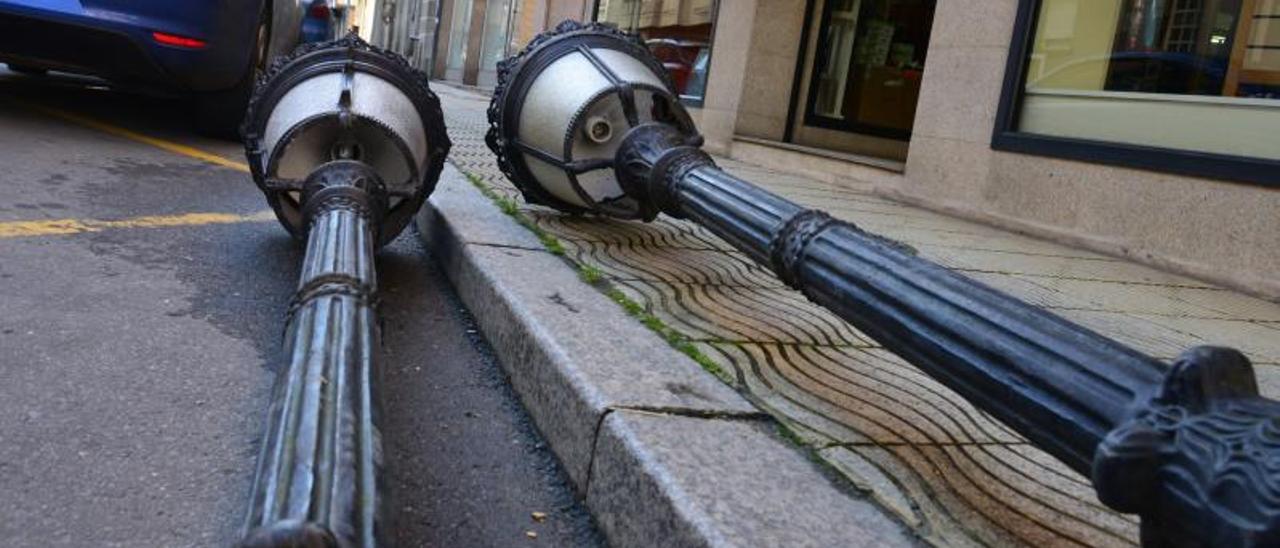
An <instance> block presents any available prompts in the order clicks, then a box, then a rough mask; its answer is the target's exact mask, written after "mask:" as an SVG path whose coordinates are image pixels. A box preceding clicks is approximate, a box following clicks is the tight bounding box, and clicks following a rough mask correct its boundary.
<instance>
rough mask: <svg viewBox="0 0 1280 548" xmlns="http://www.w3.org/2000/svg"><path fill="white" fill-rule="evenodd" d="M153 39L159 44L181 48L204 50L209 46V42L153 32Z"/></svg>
mask: <svg viewBox="0 0 1280 548" xmlns="http://www.w3.org/2000/svg"><path fill="white" fill-rule="evenodd" d="M151 38H152V39H154V40H155V41H156V43H157V44H164V45H166V46H176V47H179V48H190V49H202V48H204V47H205V46H207V45H209V44H208V42H205V41H204V40H199V39H196V38H188V37H186V36H178V35H176V34H169V33H167V32H153V33H151Z"/></svg>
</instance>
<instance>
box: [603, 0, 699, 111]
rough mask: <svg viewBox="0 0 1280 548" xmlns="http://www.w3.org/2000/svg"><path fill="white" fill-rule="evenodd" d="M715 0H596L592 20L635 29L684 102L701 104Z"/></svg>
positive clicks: (629, 29)
mask: <svg viewBox="0 0 1280 548" xmlns="http://www.w3.org/2000/svg"><path fill="white" fill-rule="evenodd" d="M715 8H716V3H715V0H598V1H597V3H596V21H601V22H606V23H612V24H614V25H617V26H618V28H621V29H623V30H626V31H629V32H634V33H638V34H639V35H640V36H641V37H642V38H643V39H644V41H645V44H647V45H648V46H649V50H650V51H652V52H653V54H654V55H655V56H657V57H658V59H660V60H661V61H662V65H663V66H664V67H666V69H667V72H668V73H669V74H670V75H671V80H672V82H673V83H674V84H675V86H676V92H677V93H678V94H679V95H680V99H681V100H682V101H684V102H685V103H688V104H691V105H694V106H698V105H701V104H702V100H703V97H704V96H705V95H706V91H707V69H708V68H709V67H710V65H711V36H712V24H713V22H714V21H715V12H716V9H715Z"/></svg>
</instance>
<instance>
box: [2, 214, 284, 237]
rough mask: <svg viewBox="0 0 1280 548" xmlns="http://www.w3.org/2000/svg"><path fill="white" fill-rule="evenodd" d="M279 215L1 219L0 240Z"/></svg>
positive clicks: (245, 220)
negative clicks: (43, 219) (114, 218)
mask: <svg viewBox="0 0 1280 548" xmlns="http://www.w3.org/2000/svg"><path fill="white" fill-rule="evenodd" d="M274 218H275V214H274V213H272V212H271V211H260V212H258V213H254V214H252V215H239V214H235V213H183V214H180V215H148V216H144V217H134V218H131V219H120V220H115V221H100V220H95V219H50V220H45V221H0V239H4V238H30V237H34V236H55V235H62V234H81V233H85V232H101V231H103V230H107V229H117V228H164V227H174V226H200V225H217V224H232V223H253V222H262V221H269V220H271V219H274Z"/></svg>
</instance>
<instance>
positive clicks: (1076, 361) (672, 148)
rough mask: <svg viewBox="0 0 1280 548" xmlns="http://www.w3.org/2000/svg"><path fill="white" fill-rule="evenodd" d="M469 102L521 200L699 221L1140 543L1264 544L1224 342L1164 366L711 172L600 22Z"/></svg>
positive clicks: (630, 55) (1250, 421)
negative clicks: (480, 114) (1126, 517)
mask: <svg viewBox="0 0 1280 548" xmlns="http://www.w3.org/2000/svg"><path fill="white" fill-rule="evenodd" d="M488 114H489V122H490V125H491V129H490V132H489V134H488V136H487V137H488V138H487V142H488V144H489V147H490V148H491V149H492V150H493V151H494V152H495V153H496V154H497V155H498V157H499V165H500V166H501V168H502V169H503V171H504V173H505V174H506V175H507V176H508V177H509V178H510V179H511V181H512V182H513V183H514V184H515V185H516V186H517V187H518V188H519V189H520V190H521V191H522V192H523V194H524V196H525V198H526V199H527V200H528V201H530V202H532V203H538V204H543V205H547V206H550V207H554V208H556V209H560V210H562V211H568V212H575V213H596V214H603V215H608V216H613V217H620V218H628V219H643V220H652V219H654V218H655V217H656V216H657V215H658V214H659V213H665V214H668V215H671V216H673V217H678V218H684V219H689V220H691V221H693V222H695V223H697V224H699V225H701V226H703V227H705V228H707V229H709V230H710V231H712V232H713V233H715V234H716V235H717V236H719V237H721V238H723V239H725V240H726V241H728V242H729V243H731V244H732V245H733V246H734V247H736V248H737V249H739V250H741V251H742V252H744V253H746V254H747V255H748V256H750V257H751V258H752V259H754V260H755V261H756V262H758V263H760V264H763V265H765V266H767V267H769V268H771V269H772V270H773V271H774V272H775V273H776V274H777V275H778V277H780V278H781V279H782V280H783V281H785V282H786V283H787V284H788V285H790V286H791V287H793V288H796V289H799V290H800V291H802V292H804V294H805V295H806V296H807V297H808V298H809V299H811V300H813V301H814V302H816V303H818V304H820V305H822V306H824V307H826V308H828V309H830V310H832V311H834V312H835V313H836V314H838V315H839V316H840V317H842V318H844V319H845V320H846V321H848V322H849V323H851V324H853V325H855V326H856V327H858V328H859V329H860V330H862V331H863V332H864V333H866V334H867V335H869V336H871V337H872V338H874V339H875V340H877V341H878V342H880V343H881V344H882V345H884V346H885V348H887V349H889V350H892V351H893V352H895V353H897V354H898V355H900V356H902V357H903V358H905V359H906V360H907V361H909V362H910V363H912V364H913V365H915V366H917V367H919V368H920V369H921V370H923V371H924V372H926V373H928V374H929V375H930V376H932V377H933V378H935V379H937V380H939V381H941V382H942V383H943V384H946V385H947V386H948V387H950V388H951V389H952V390H955V391H956V392H957V393H959V394H960V395H962V396H964V397H965V398H966V399H967V400H968V401H970V402H971V403H973V404H974V405H975V406H977V407H978V408H980V409H982V410H983V411H985V412H987V413H989V414H991V415H992V416H994V417H996V418H997V419H999V420H1000V421H1002V422H1003V423H1004V424H1006V425H1008V426H1010V427H1011V428H1013V429H1014V430H1016V431H1018V432H1019V433H1020V434H1022V435H1023V436H1025V437H1026V438H1027V439H1029V440H1030V441H1031V442H1032V443H1034V444H1035V445H1036V446H1037V447H1039V448H1041V449H1043V450H1045V451H1047V452H1048V453H1050V454H1052V455H1053V456H1055V457H1056V458H1058V459H1059V460H1061V461H1062V462H1063V463H1065V464H1066V465H1067V466H1069V467H1071V468H1072V469H1074V470H1076V471H1077V472H1079V473H1081V474H1083V475H1085V476H1087V477H1090V478H1091V479H1092V481H1093V485H1094V487H1095V489H1096V491H1097V494H1098V497H1099V498H1100V499H1101V500H1102V501H1103V502H1104V503H1105V504H1107V505H1108V506H1110V507H1111V508H1113V509H1116V510H1118V511H1121V512H1126V513H1135V514H1138V515H1140V516H1141V518H1142V526H1141V531H1142V541H1143V543H1144V544H1146V545H1149V546H1166V545H1171V546H1202V545H1217V546H1268V545H1269V546H1275V545H1280V403H1277V402H1275V401H1273V400H1268V399H1264V398H1262V397H1260V396H1259V394H1258V388H1257V381H1256V380H1255V377H1254V374H1253V369H1252V366H1251V364H1250V363H1249V361H1248V359H1246V358H1245V357H1244V356H1243V355H1242V354H1240V353H1239V352H1237V351H1235V350H1231V349H1226V348H1216V347H1199V348H1194V349H1191V350H1188V351H1187V352H1186V353H1184V354H1183V355H1182V356H1180V357H1179V358H1178V359H1177V360H1175V362H1174V363H1173V365H1172V367H1170V366H1167V365H1165V364H1164V363H1162V362H1160V361H1159V360H1156V359H1155V358H1152V357H1150V356H1147V355H1144V354H1142V353H1140V352H1138V351H1136V350H1134V349H1132V348H1129V347H1127V346H1124V345H1122V344H1120V343H1118V342H1116V341H1114V340H1111V339H1109V338H1107V337H1104V336H1102V335H1100V334H1098V333H1095V332H1093V331H1091V330H1089V329H1086V328H1084V327H1081V326H1079V325H1076V324H1074V323H1071V322H1069V321H1067V320H1065V319H1063V318H1061V317H1059V316H1056V315H1054V314H1051V313H1049V312H1046V311H1044V310H1042V309H1039V308H1037V307H1034V306H1031V305H1029V304H1026V303H1024V302H1022V301H1019V300H1018V299H1015V298H1013V297H1010V296H1008V295H1006V294H1004V293H1001V292H999V291H996V290H994V289H991V288H990V287H987V286H985V285H983V284H981V283H978V282H975V281H973V280H970V279H968V278H966V277H964V276H961V275H959V274H956V273H954V272H952V271H950V270H948V269H946V268H943V267H941V266H938V265H936V264H934V263H931V262H929V261H926V260H924V259H921V258H919V257H916V256H915V254H914V253H913V252H912V251H911V250H910V249H909V248H907V247H905V246H903V245H901V244H897V243H895V242H893V241H890V240H887V239H885V238H882V237H879V236H876V235H874V234H871V233H868V232H865V231H863V230H861V229H859V228H857V227H856V226H854V225H852V224H850V223H847V222H844V221H839V220H836V219H833V218H831V217H830V216H829V215H827V214H825V213H823V212H821V211H817V210H812V209H805V208H802V207H801V206H799V205H797V204H795V203H793V202H791V201H788V200H786V199H784V198H782V197H780V196H778V195H776V194H773V193H771V192H768V191H766V190H763V189H761V188H759V187H757V186H755V185H752V184H751V183H748V182H746V181H743V180H741V179H738V178H736V177H733V176H732V175H729V174H727V173H725V172H724V171H722V170H720V169H719V168H717V167H716V165H715V163H714V162H713V161H712V159H711V157H710V156H708V155H707V154H706V153H704V152H702V151H701V150H700V146H701V144H702V141H701V138H700V137H699V135H698V134H697V130H696V128H695V127H694V125H693V123H692V122H691V121H690V118H689V116H688V115H687V114H686V113H685V110H684V108H683V106H682V105H681V104H680V101H679V99H678V98H677V96H676V95H675V94H674V93H673V92H672V86H671V85H670V83H669V80H668V78H667V77H666V76H665V71H664V70H663V68H662V65H661V63H660V62H658V61H657V60H656V59H655V58H654V57H653V56H652V55H651V54H650V53H649V52H648V51H647V49H646V48H645V47H644V45H643V43H642V42H640V41H639V40H638V39H637V38H636V37H634V36H632V35H628V34H626V33H622V32H620V31H618V30H617V29H615V28H613V27H610V26H605V25H598V24H593V25H582V24H579V23H574V22H566V23H563V24H561V25H560V26H559V27H558V28H557V29H556V30H555V31H552V32H549V33H546V34H543V35H541V36H539V37H537V38H535V39H534V40H533V42H531V43H530V45H529V46H528V48H527V49H525V50H524V51H522V52H520V53H519V54H518V55H516V56H514V57H512V58H511V59H508V60H506V61H504V62H502V63H500V65H499V82H498V88H497V90H496V91H495V93H494V97H493V102H492V104H491V105H490V108H489V113H488Z"/></svg>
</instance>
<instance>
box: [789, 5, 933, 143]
mask: <svg viewBox="0 0 1280 548" xmlns="http://www.w3.org/2000/svg"><path fill="white" fill-rule="evenodd" d="M813 1H814V2H815V3H816V5H815V6H814V7H815V8H816V9H812V10H810V13H811V19H810V21H807V22H806V24H808V25H809V32H808V33H807V34H808V43H807V44H806V47H805V48H804V51H805V52H806V53H805V54H804V55H803V58H802V59H801V63H802V69H803V73H802V78H801V82H800V84H801V85H800V86H798V87H797V89H796V91H797V93H796V94H795V97H794V98H793V101H794V102H795V104H794V105H793V108H794V109H795V112H797V113H800V116H795V117H794V118H793V119H794V122H793V124H794V126H793V127H792V128H791V130H792V139H791V140H792V142H794V143H796V144H800V145H807V146H814V147H820V148H825V149H832V150H838V151H843V152H852V153H855V154H863V155H868V156H875V157H880V158H888V159H893V160H905V159H906V155H907V142H908V140H909V139H910V137H911V127H912V124H913V123H914V121H915V113H916V101H917V100H918V99H919V97H920V82H921V77H922V76H923V74H924V66H925V60H926V57H927V53H928V49H929V32H930V29H931V28H932V27H933V14H934V7H935V5H936V2H935V1H934V0H813Z"/></svg>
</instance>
